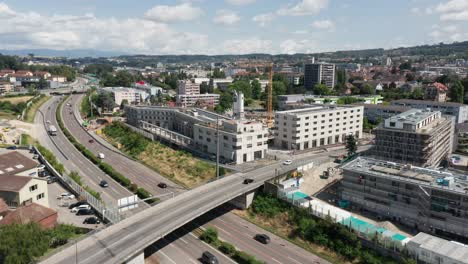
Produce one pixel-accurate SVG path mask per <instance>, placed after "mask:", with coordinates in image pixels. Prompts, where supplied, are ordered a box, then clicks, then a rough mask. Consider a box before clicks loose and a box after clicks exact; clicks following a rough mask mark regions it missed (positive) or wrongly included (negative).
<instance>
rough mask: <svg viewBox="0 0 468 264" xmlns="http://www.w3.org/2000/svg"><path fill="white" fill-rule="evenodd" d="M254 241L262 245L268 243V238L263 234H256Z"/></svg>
mask: <svg viewBox="0 0 468 264" xmlns="http://www.w3.org/2000/svg"><path fill="white" fill-rule="evenodd" d="M255 240H257V241H258V242H260V243H263V244H268V243H270V237H269V236H267V235H265V234H256V235H255Z"/></svg>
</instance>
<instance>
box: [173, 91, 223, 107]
mask: <svg viewBox="0 0 468 264" xmlns="http://www.w3.org/2000/svg"><path fill="white" fill-rule="evenodd" d="M219 97H220V95H219V94H209V93H206V94H178V95H177V96H176V103H177V105H178V106H180V107H192V106H197V107H202V106H206V107H210V108H212V107H215V106H216V105H217V104H218V103H219Z"/></svg>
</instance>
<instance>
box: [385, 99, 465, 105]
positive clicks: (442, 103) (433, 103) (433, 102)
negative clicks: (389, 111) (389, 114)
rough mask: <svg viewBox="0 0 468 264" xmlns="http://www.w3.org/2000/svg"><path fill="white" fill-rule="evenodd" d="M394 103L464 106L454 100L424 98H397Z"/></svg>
mask: <svg viewBox="0 0 468 264" xmlns="http://www.w3.org/2000/svg"><path fill="white" fill-rule="evenodd" d="M394 103H404V104H418V105H422V104H426V105H437V106H465V105H464V104H461V103H454V102H436V101H427V100H426V101H424V100H414V99H399V100H395V101H392V104H394Z"/></svg>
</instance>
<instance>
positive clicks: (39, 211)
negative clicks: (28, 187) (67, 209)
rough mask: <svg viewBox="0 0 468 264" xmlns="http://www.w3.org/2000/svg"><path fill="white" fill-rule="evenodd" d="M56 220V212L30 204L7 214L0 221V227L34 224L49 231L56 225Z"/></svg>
mask: <svg viewBox="0 0 468 264" xmlns="http://www.w3.org/2000/svg"><path fill="white" fill-rule="evenodd" d="M57 218H58V214H57V211H55V210H53V209H50V208H48V207H45V206H43V205H40V204H37V203H31V204H27V205H24V206H20V207H18V208H17V209H16V210H14V211H12V212H10V213H8V214H7V215H6V216H5V217H4V218H3V219H2V220H0V226H2V225H11V224H29V223H36V224H39V226H41V227H42V228H45V229H50V228H54V227H55V226H56V225H57Z"/></svg>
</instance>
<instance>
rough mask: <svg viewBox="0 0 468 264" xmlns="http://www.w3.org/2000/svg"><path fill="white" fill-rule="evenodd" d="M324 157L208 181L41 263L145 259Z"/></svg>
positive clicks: (118, 261) (125, 261)
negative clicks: (156, 247)
mask: <svg viewBox="0 0 468 264" xmlns="http://www.w3.org/2000/svg"><path fill="white" fill-rule="evenodd" d="M326 159H327V157H315V158H304V159H298V160H295V161H294V162H293V164H292V165H282V164H280V163H279V164H271V165H268V166H265V167H262V168H259V169H256V170H252V171H249V172H245V173H240V172H239V173H235V174H233V175H230V176H227V177H224V178H222V179H220V180H216V181H213V182H210V183H207V184H205V185H203V186H200V187H198V188H195V189H193V190H190V191H187V192H184V193H183V194H180V195H178V196H176V197H175V198H172V199H170V200H166V201H164V202H161V203H160V204H158V205H156V206H154V207H151V208H149V209H147V210H145V211H143V212H140V213H138V214H135V215H133V216H132V217H129V218H127V219H124V220H123V221H121V222H119V223H117V224H115V225H112V226H110V227H108V228H106V229H104V230H102V231H100V232H98V233H96V234H93V235H91V236H88V237H87V238H85V239H83V240H81V241H79V242H77V244H76V245H74V246H70V247H68V248H65V249H64V250H62V251H60V252H58V253H56V254H55V255H53V256H51V257H49V258H48V259H46V260H44V261H43V262H42V263H47V264H58V263H81V264H91V263H100V264H107V263H109V264H110V263H132V264H133V263H144V253H143V251H144V249H145V248H146V247H148V246H150V245H151V244H153V243H154V242H156V241H157V240H159V239H161V238H163V237H164V236H166V235H168V234H169V233H171V232H172V231H174V230H176V229H177V228H179V227H181V226H182V225H184V224H186V223H188V222H190V221H191V220H193V219H195V218H196V217H198V216H200V215H202V214H204V213H206V212H208V211H209V210H211V209H213V208H215V207H217V206H219V205H221V204H224V203H226V202H228V201H231V200H233V199H236V202H237V203H239V201H240V200H244V201H243V202H244V203H245V204H248V203H249V201H250V202H251V200H252V198H253V194H254V191H255V189H257V188H259V187H260V186H262V185H263V184H264V182H265V181H267V180H270V179H272V178H274V177H276V175H281V174H285V173H287V172H289V171H292V170H295V169H296V168H297V167H300V166H302V165H305V164H308V163H310V162H314V164H320V163H322V162H324V161H325V160H326ZM246 178H250V179H254V182H253V183H251V184H243V181H244V179H246Z"/></svg>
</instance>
